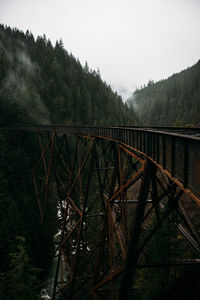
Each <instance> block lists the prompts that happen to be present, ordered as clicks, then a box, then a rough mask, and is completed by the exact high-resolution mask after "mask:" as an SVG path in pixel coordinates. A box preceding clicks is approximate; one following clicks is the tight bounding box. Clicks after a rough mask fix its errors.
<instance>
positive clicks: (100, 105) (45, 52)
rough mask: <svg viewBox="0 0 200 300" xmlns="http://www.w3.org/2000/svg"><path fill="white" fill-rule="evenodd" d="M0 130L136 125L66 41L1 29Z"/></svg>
mask: <svg viewBox="0 0 200 300" xmlns="http://www.w3.org/2000/svg"><path fill="white" fill-rule="evenodd" d="M0 89H1V92H0V111H1V116H0V124H2V125H5V124H63V125H64V124H76V125H79V124H80V125H81V124H82V125H83V124H84V125H92V124H96V125H123V124H133V123H134V114H133V111H132V109H129V108H128V106H127V104H124V103H123V101H122V99H121V97H120V96H119V95H118V94H117V93H114V92H113V91H112V89H111V88H110V86H109V85H107V84H106V83H105V82H104V81H103V80H102V79H101V76H100V73H99V71H93V70H90V69H89V66H88V64H87V63H86V64H85V66H84V67H83V66H82V65H81V64H80V62H79V61H78V59H76V58H74V56H73V55H72V54H69V53H68V52H67V50H65V49H64V46H63V43H62V41H61V40H60V41H57V42H56V45H55V46H52V44H51V41H50V40H48V39H47V38H46V36H45V35H44V36H43V37H41V36H39V37H37V39H36V40H35V39H34V37H33V35H32V34H31V33H30V32H29V31H27V32H26V33H23V32H22V31H19V30H18V29H11V28H10V27H5V26H3V25H0Z"/></svg>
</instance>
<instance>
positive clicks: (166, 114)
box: [128, 61, 200, 125]
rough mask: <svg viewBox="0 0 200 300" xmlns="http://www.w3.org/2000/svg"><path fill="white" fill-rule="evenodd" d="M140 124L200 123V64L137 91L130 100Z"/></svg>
mask: <svg viewBox="0 0 200 300" xmlns="http://www.w3.org/2000/svg"><path fill="white" fill-rule="evenodd" d="M128 103H129V105H132V106H133V108H134V110H135V111H136V113H137V117H138V118H139V120H140V123H142V124H146V125H187V124H191V125H198V124H199V123H200V61H198V62H197V63H196V64H195V65H194V66H192V67H190V68H188V69H186V70H184V71H182V72H180V73H178V74H174V75H172V76H171V77H170V78H168V79H166V80H161V81H159V82H157V83H154V82H152V81H149V83H148V85H147V86H146V87H144V88H142V89H139V90H136V91H135V92H134V93H133V96H132V97H131V98H130V99H129V100H128Z"/></svg>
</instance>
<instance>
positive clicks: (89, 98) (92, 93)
mask: <svg viewBox="0 0 200 300" xmlns="http://www.w3.org/2000/svg"><path fill="white" fill-rule="evenodd" d="M133 122H134V116H133V111H132V110H131V109H129V108H128V106H127V104H124V103H123V101H122V99H121V97H120V96H118V95H117V94H116V93H114V92H113V91H112V90H111V88H110V86H108V85H107V84H106V83H105V82H103V80H102V79H101V76H100V74H99V72H96V71H92V70H90V69H89V66H88V65H87V63H86V65H85V67H82V65H81V64H80V62H79V61H78V60H77V59H75V58H74V57H73V55H72V54H68V52H67V51H66V50H65V49H64V47H63V44H62V41H59V42H57V43H56V45H55V46H52V44H51V42H50V40H47V39H46V37H45V36H43V37H38V38H37V39H36V40H35V39H34V37H33V35H32V34H31V33H30V32H29V31H27V32H26V33H23V32H22V31H19V30H17V29H11V28H10V27H6V26H3V25H0V125H1V126H4V125H16V124H18V125H19V124H68V125H70V124H76V125H79V124H84V125H87V124H88V125H93V124H96V125H118V124H119V125H120V124H132V123H133ZM14 140H15V134H13V136H12V135H11V134H8V133H6V131H1V132H0V148H1V155H0V181H1V184H0V299H2V300H9V299H12V300H14V299H20V300H23V299H24V300H29V299H34V300H35V299H38V292H39V290H40V289H41V283H42V282H43V281H44V279H45V277H46V274H47V273H48V271H49V265H50V262H51V260H52V257H53V255H54V242H53V237H54V235H55V233H56V232H57V227H56V225H57V223H56V222H57V220H56V216H57V215H56V214H57V212H56V205H55V203H54V204H53V203H52V202H51V200H50V203H49V204H48V208H47V209H48V211H47V213H46V215H45V226H41V224H40V221H39V210H38V206H37V205H36V201H34V200H35V194H34V186H33V182H32V170H31V164H32V152H33V148H34V146H35V141H34V137H33V136H31V135H29V136H27V137H26V141H25V142H24V145H23V152H22V151H21V149H20V144H18V146H17V144H15V143H13V141H14ZM53 220H55V222H54V221H53Z"/></svg>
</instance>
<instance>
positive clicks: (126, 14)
mask: <svg viewBox="0 0 200 300" xmlns="http://www.w3.org/2000/svg"><path fill="white" fill-rule="evenodd" d="M0 23H3V24H7V25H9V26H11V27H17V28H19V29H22V30H24V31H26V30H27V29H29V30H30V31H31V32H32V33H33V34H34V36H35V37H36V36H37V35H43V34H46V36H47V38H50V39H51V41H52V42H53V43H55V41H56V40H59V39H60V38H61V39H62V40H63V43H64V47H65V48H66V49H67V50H68V52H72V53H73V55H74V56H75V57H77V58H79V60H80V61H81V63H82V64H85V61H87V62H88V64H89V66H90V68H92V69H95V70H97V68H99V70H100V73H101V77H102V79H103V80H105V81H106V82H107V83H108V84H110V85H111V86H112V87H113V89H115V90H117V91H118V93H119V94H121V95H122V96H123V98H126V97H128V96H129V95H131V93H132V92H133V91H134V90H135V88H137V87H140V86H141V85H144V84H147V82H148V81H149V79H152V80H154V81H158V80H160V79H164V78H167V77H169V76H170V75H172V74H173V73H175V72H179V71H181V70H182V69H185V68H187V67H188V66H191V65H193V64H194V63H196V62H197V61H198V60H199V59H200V0H0Z"/></svg>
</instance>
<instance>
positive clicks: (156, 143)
mask: <svg viewBox="0 0 200 300" xmlns="http://www.w3.org/2000/svg"><path fill="white" fill-rule="evenodd" d="M74 130H75V131H76V130H78V132H77V133H79V134H83V135H92V136H98V137H102V138H108V139H112V140H116V141H119V142H121V143H124V144H126V145H128V146H130V147H132V148H134V149H136V151H140V152H142V153H143V154H144V155H147V156H148V157H150V158H151V159H153V160H154V161H155V162H156V163H158V164H159V165H161V166H162V168H163V169H164V170H166V171H168V172H169V173H170V175H171V176H172V177H175V178H177V179H178V180H179V181H180V182H181V183H182V185H183V187H184V188H189V189H190V190H192V191H193V192H194V193H195V194H196V195H197V196H200V138H199V137H196V136H193V135H185V134H180V133H176V132H167V131H161V130H154V129H152V130H151V129H140V128H130V129H129V128H122V127H80V128H78V129H77V128H74Z"/></svg>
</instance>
